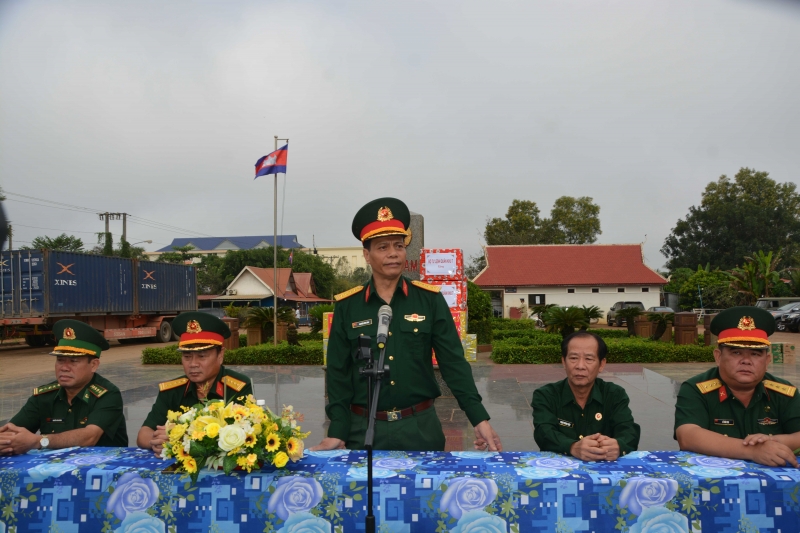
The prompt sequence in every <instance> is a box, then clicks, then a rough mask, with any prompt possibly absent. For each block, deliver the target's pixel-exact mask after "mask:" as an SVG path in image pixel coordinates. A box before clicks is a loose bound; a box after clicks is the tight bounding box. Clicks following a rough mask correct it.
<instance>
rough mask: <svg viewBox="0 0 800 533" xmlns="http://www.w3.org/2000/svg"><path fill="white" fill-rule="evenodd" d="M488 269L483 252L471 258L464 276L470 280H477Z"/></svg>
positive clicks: (465, 268)
mask: <svg viewBox="0 0 800 533" xmlns="http://www.w3.org/2000/svg"><path fill="white" fill-rule="evenodd" d="M484 268H486V256H485V255H484V253H483V252H481V253H479V254H476V255H472V256H470V258H469V260H468V263H467V265H466V266H465V267H464V275H465V276H466V277H467V278H468V279H475V276H477V275H478V274H480V273H481V271H482V270H483V269H484Z"/></svg>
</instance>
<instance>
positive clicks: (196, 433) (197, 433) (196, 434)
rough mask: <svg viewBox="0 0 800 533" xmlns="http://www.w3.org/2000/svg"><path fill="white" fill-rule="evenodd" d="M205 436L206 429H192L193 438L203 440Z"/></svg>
mask: <svg viewBox="0 0 800 533" xmlns="http://www.w3.org/2000/svg"><path fill="white" fill-rule="evenodd" d="M205 436H206V432H205V431H192V440H203V437H205Z"/></svg>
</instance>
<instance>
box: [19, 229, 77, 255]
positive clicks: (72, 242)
mask: <svg viewBox="0 0 800 533" xmlns="http://www.w3.org/2000/svg"><path fill="white" fill-rule="evenodd" d="M21 249H22V250H55V251H59V252H82V251H83V240H81V239H80V238H79V237H75V236H73V235H67V234H66V233H62V234H61V235H59V236H58V237H47V236H42V237H36V238H35V239H33V241H31V245H30V246H23V247H22V248H21Z"/></svg>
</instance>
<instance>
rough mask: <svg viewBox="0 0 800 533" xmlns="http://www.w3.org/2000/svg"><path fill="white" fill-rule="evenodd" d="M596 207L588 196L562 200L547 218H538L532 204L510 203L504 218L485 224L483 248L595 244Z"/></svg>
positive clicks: (597, 223)
mask: <svg viewBox="0 0 800 533" xmlns="http://www.w3.org/2000/svg"><path fill="white" fill-rule="evenodd" d="M600 233H601V231H600V207H599V206H598V205H597V204H595V203H593V202H592V199H591V198H589V197H588V196H582V197H580V198H573V197H571V196H562V197H561V198H559V199H557V200H556V201H555V203H554V204H553V209H552V210H551V212H550V218H549V219H548V218H542V217H541V215H540V212H539V208H538V207H537V206H536V202H531V201H529V200H513V201H512V202H511V206H509V208H508V211H507V212H506V217H505V218H504V219H502V218H493V219H491V220H489V221H488V222H487V223H486V229H485V231H484V234H483V237H484V239H485V240H486V244H489V245H498V244H585V243H593V242H595V241H596V240H597V236H598V235H599V234H600Z"/></svg>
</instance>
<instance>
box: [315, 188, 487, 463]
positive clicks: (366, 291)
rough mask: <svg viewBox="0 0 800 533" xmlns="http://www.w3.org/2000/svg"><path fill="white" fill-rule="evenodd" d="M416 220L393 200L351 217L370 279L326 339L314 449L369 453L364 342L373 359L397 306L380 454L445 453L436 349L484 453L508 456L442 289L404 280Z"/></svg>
mask: <svg viewBox="0 0 800 533" xmlns="http://www.w3.org/2000/svg"><path fill="white" fill-rule="evenodd" d="M410 221H411V214H410V213H409V211H408V208H407V207H406V205H405V204H404V203H403V202H401V201H400V200H397V199H395V198H380V199H378V200H374V201H372V202H370V203H368V204H367V205H365V206H364V207H362V208H361V210H360V211H359V212H358V213H357V214H356V216H355V218H354V219H353V225H352V230H353V235H355V237H356V238H357V239H359V240H360V241H361V242H362V243H363V246H364V258H365V259H366V261H367V263H368V264H369V265H370V267H372V278H371V279H370V281H369V282H368V283H367V284H366V285H363V286H358V287H355V288H353V289H350V290H349V291H347V292H344V293H342V294H338V295H336V296H335V299H336V309H335V311H334V314H333V324H332V326H331V334H330V338H329V341H328V371H327V377H326V379H327V385H328V398H329V403H328V405H327V407H326V412H327V415H328V418H329V419H330V421H331V423H330V427H329V428H328V436H327V438H325V439H323V440H322V442H321V443H320V444H319V445H317V446H315V447H314V448H312V449H314V450H329V449H335V448H344V447H345V446H346V447H347V448H350V449H360V448H363V447H364V438H365V435H366V430H367V416H368V415H367V411H366V406H367V380H366V378H365V377H362V376H361V375H360V374H359V368H361V367H363V366H364V362H363V361H360V360H357V359H356V352H357V349H358V339H359V337H360V336H362V335H367V336H370V337H372V339H373V340H372V345H373V346H372V349H373V353H374V354H375V359H376V360H377V359H378V357H379V353H380V351H379V349H378V348H377V344H376V342H377V341H376V338H375V337H376V334H377V329H378V320H377V318H378V309H379V308H380V307H381V306H382V305H389V306H390V307H391V308H392V317H393V318H392V322H391V324H390V327H389V337H388V342H387V343H386V347H385V350H386V352H385V353H386V358H385V363H386V364H387V366H389V368H390V376H389V378H388V379H386V380H385V381H384V382H383V385H382V386H381V395H380V398H379V400H378V407H377V409H378V413H377V417H376V418H377V420H376V424H375V442H374V448H375V449H383V450H444V446H445V437H444V432H443V431H442V425H441V423H440V422H439V418H438V416H437V415H436V410H435V409H434V406H433V404H434V400H435V399H436V397H438V396H440V395H441V392H440V390H439V387H438V385H437V384H436V380H435V378H434V374H433V363H432V361H431V348H433V349H434V350H436V359H437V361H438V363H439V368H440V369H441V371H442V377H444V379H445V381H446V382H447V385H448V387H450V390H452V391H453V394H454V395H455V397H456V399H457V400H458V404H459V406H460V407H461V409H462V410H464V412H465V413H466V415H467V418H468V419H469V421H470V422H471V423H472V425H473V426H474V427H475V438H476V441H475V446H476V448H481V449H482V448H486V447H488V449H489V450H492V451H495V450H502V445H501V443H500V439H499V438H498V437H497V434H496V433H495V432H494V430H493V429H492V426H491V425H490V424H489V415H488V413H487V412H486V409H484V407H483V404H482V403H481V396H480V394H478V391H477V389H476V388H475V380H474V379H473V377H472V369H471V368H470V366H469V363H468V362H467V360H466V359H465V358H464V349H463V347H462V345H461V341H460V339H459V337H458V333H457V332H456V328H455V324H454V322H453V317H452V315H451V314H450V310H449V308H448V307H447V302H446V301H445V299H444V297H443V296H442V295H441V294H440V293H439V287H437V286H433V285H428V284H426V283H421V282H419V281H410V280H408V279H406V278H405V277H403V276H402V273H403V269H404V268H405V263H406V246H407V245H408V244H409V243H410V242H411V237H412V236H411V232H410V231H409V229H408V226H409V223H410Z"/></svg>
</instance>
